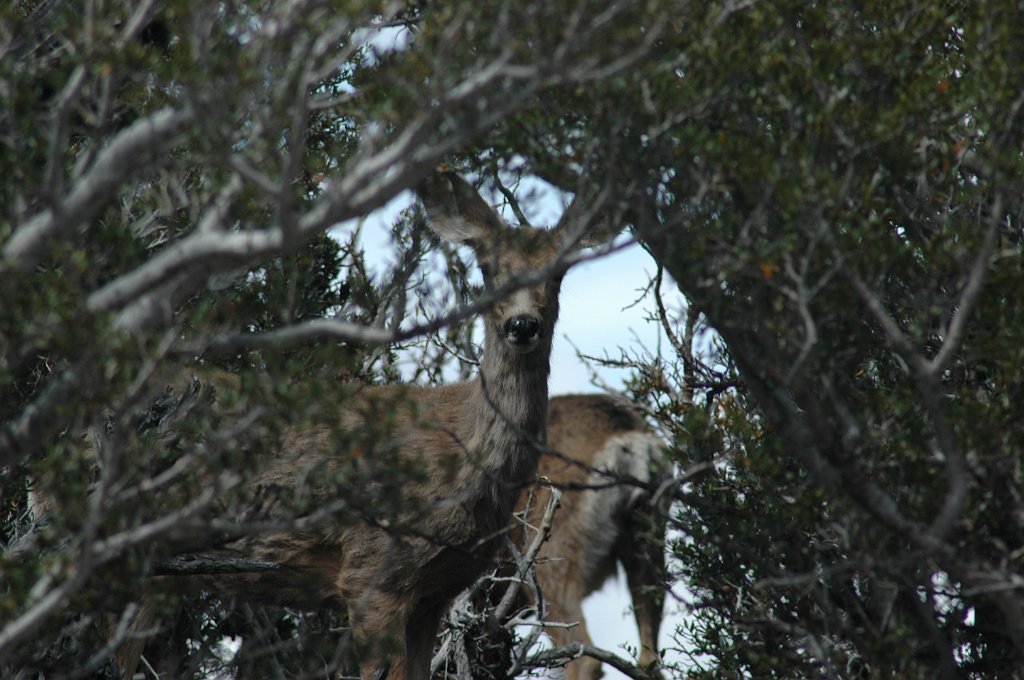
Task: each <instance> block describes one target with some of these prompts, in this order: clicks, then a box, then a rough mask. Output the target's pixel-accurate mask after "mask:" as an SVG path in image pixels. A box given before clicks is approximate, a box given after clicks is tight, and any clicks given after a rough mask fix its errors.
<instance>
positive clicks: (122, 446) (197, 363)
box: [0, 0, 1024, 678]
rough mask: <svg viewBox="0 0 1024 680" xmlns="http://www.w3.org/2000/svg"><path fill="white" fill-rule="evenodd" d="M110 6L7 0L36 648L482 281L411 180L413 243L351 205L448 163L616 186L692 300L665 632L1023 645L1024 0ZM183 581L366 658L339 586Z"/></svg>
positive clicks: (306, 642)
mask: <svg viewBox="0 0 1024 680" xmlns="http://www.w3.org/2000/svg"><path fill="white" fill-rule="evenodd" d="M84 4H85V7H81V6H79V5H80V3H76V2H71V1H69V0H43V1H42V2H19V3H11V4H9V5H7V6H5V7H4V8H2V9H0V174H2V175H3V177H4V181H3V183H2V186H0V197H2V199H0V211H2V212H0V252H2V258H0V300H3V302H2V305H0V420H2V421H3V426H2V430H0V466H3V467H2V470H3V472H2V474H0V493H2V496H0V501H2V505H0V521H2V524H3V533H2V536H0V540H2V541H3V542H4V552H3V554H2V555H0V570H2V573H3V579H2V583H0V622H2V626H3V627H2V629H0V676H3V677H7V676H10V677H28V675H27V674H28V673H30V672H40V673H43V674H50V675H53V674H56V673H57V672H58V671H67V670H68V669H69V668H70V667H71V666H70V665H69V664H71V663H72V662H73V663H74V664H75V667H76V669H80V670H81V672H82V673H83V674H84V673H88V672H92V671H93V670H96V671H97V672H101V673H102V672H104V668H105V666H104V664H106V663H107V656H106V652H107V651H109V650H104V649H103V648H102V647H103V645H102V641H101V640H98V639H96V638H95V637H90V636H95V635H96V633H95V631H92V628H93V626H92V624H93V623H95V622H96V621H98V620H99V619H100V618H102V617H103V616H104V615H105V614H106V613H107V612H111V611H112V612H115V618H116V613H118V612H125V611H126V610H125V605H126V603H129V602H131V600H132V596H133V594H137V592H138V590H139V588H140V587H141V584H142V583H143V581H144V579H145V577H146V576H147V575H149V574H151V573H152V572H153V570H154V569H156V568H157V567H158V566H159V565H160V564H162V561H163V560H165V559H166V558H168V557H170V556H172V555H174V554H176V553H179V552H182V551H183V548H187V547H188V546H191V545H194V544H201V543H202V541H203V540H210V536H209V533H210V532H213V531H214V528H218V527H219V529H218V530H223V529H224V528H225V527H224V526H221V525H219V524H217V523H216V522H213V523H212V524H211V518H216V517H222V516H223V515H221V514H218V512H217V510H218V509H223V508H224V507H230V504H231V500H230V498H231V490H232V488H234V487H233V485H235V484H237V482H236V481H234V480H233V478H230V477H231V476H230V475H229V474H227V472H230V471H236V472H238V473H239V474H244V472H245V471H246V470H247V469H248V468H249V467H250V466H252V465H253V464H254V463H253V460H252V459H251V457H250V455H249V453H250V452H251V451H252V450H254V449H258V448H259V443H260V442H261V441H264V438H266V437H272V436H273V435H274V433H275V432H279V431H280V430H281V428H283V427H287V426H289V425H294V424H296V423H299V422H309V421H313V420H317V419H324V418H329V417H330V415H329V413H328V411H329V405H334V404H337V403H339V402H342V401H343V400H344V399H345V396H346V394H345V386H346V384H348V383H349V382H350V381H353V380H358V381H363V382H392V381H395V380H396V379H398V377H399V374H398V371H397V368H396V361H397V356H398V353H399V352H400V351H401V350H403V349H408V347H406V346H405V345H404V344H403V343H408V342H409V341H410V339H413V340H414V339H415V338H416V337H419V336H420V335H422V333H419V332H417V331H416V330H415V329H413V330H411V331H410V330H409V329H410V328H411V327H412V326H413V325H414V324H415V323H416V322H419V321H423V320H424V319H425V318H427V317H435V316H440V315H441V314H443V313H446V312H449V311H451V310H452V309H455V308H456V307H457V306H458V303H459V302H463V301H465V300H467V299H468V298H469V296H470V295H471V294H472V293H473V291H472V287H471V286H470V285H469V284H468V283H467V281H466V271H465V267H464V266H463V265H462V264H461V262H459V261H458V259H457V258H454V257H452V253H451V252H450V251H449V252H447V253H446V255H447V262H448V265H449V266H448V267H447V268H445V270H446V271H445V272H441V271H431V269H432V266H431V265H430V264H429V262H436V261H429V260H425V259H424V253H426V252H427V251H428V250H430V249H431V248H435V247H437V244H435V243H433V242H432V241H431V239H430V238H429V237H427V236H426V235H425V234H424V232H423V230H422V229H421V225H420V217H419V216H418V214H416V213H415V211H413V212H411V213H409V214H406V215H404V216H403V218H402V219H401V220H400V221H399V222H398V223H397V224H396V225H395V231H394V233H395V239H394V245H395V249H396V254H395V257H394V258H392V263H393V264H392V266H391V268H390V269H389V270H388V271H386V272H384V273H383V274H382V275H381V276H379V277H376V278H374V277H372V276H370V274H368V270H367V267H366V265H365V263H364V262H363V255H362V254H361V253H360V251H359V249H358V246H357V243H356V241H355V240H354V238H352V237H351V235H352V234H353V231H354V227H353V226H352V225H353V222H351V220H356V219H358V218H362V217H364V216H366V215H367V214H368V213H369V212H371V211H372V210H373V209H375V208H378V207H380V206H382V205H384V204H385V203H387V202H388V201H389V200H391V199H393V198H394V197H396V196H398V195H399V194H401V192H403V191H404V190H406V189H408V188H410V187H412V186H413V185H414V184H415V183H416V182H417V181H418V180H419V178H421V177H422V176H423V175H424V174H425V173H426V172H428V171H429V170H430V169H432V168H433V167H435V166H436V165H437V164H438V163H441V162H448V163H451V164H454V165H456V166H457V167H459V168H460V169H462V170H465V171H467V172H476V173H477V174H478V176H480V177H485V176H495V175H496V173H499V172H500V176H501V177H504V178H505V180H506V183H510V184H511V183H512V182H509V180H514V179H516V178H519V177H521V176H524V175H536V176H539V177H542V178H544V179H546V180H547V181H549V182H551V183H552V184H554V185H555V186H557V187H559V188H561V189H562V190H564V191H566V192H570V193H576V192H589V193H590V194H591V195H594V196H597V197H599V198H601V199H602V201H603V202H597V203H596V205H597V209H599V210H600V211H601V212H602V213H604V214H605V217H606V218H607V220H608V221H610V222H611V223H614V224H621V225H622V226H624V227H625V226H628V227H630V228H631V229H632V231H633V233H634V234H635V236H636V237H637V238H638V240H640V241H641V243H642V245H643V246H644V247H646V248H647V249H648V250H649V251H650V253H651V254H652V256H653V258H654V259H655V260H656V261H657V263H658V265H659V266H660V267H661V268H662V269H663V272H664V273H665V274H667V275H669V276H671V277H672V279H673V280H674V282H675V283H676V284H678V287H679V289H680V290H681V291H682V293H683V294H684V295H685V296H686V298H687V300H688V301H689V307H688V308H687V309H685V310H671V309H669V310H664V309H662V310H661V314H660V315H659V316H661V318H662V320H663V321H664V323H665V325H666V327H667V328H668V330H669V332H670V333H671V335H672V339H673V342H672V343H670V346H667V347H666V348H665V350H664V351H663V353H662V354H661V355H660V356H654V357H644V356H641V357H637V356H632V355H631V356H626V357H623V362H625V363H627V364H629V365H632V366H634V367H635V368H636V372H635V378H634V379H633V381H632V382H631V386H630V387H631V391H632V396H633V397H635V399H636V400H637V402H638V403H640V404H642V405H643V406H644V407H645V408H646V409H647V411H648V413H649V414H650V415H651V417H652V420H654V421H656V422H657V423H658V424H659V425H660V427H661V429H662V431H663V432H665V433H666V436H668V437H669V438H670V440H671V443H672V444H673V446H674V451H675V453H676V455H677V459H678V463H679V465H680V471H681V472H683V473H684V474H683V478H682V479H683V481H682V482H681V483H680V484H679V485H677V487H676V488H674V489H672V492H673V493H674V494H675V497H676V499H677V503H676V506H675V510H674V513H673V534H672V536H673V537H674V538H673V541H672V546H671V547H672V553H673V556H674V573H673V575H672V576H673V579H672V582H670V583H668V584H667V585H668V586H669V587H672V588H673V591H674V592H680V591H681V590H682V589H683V587H684V586H685V588H688V589H689V591H690V592H691V593H692V595H691V596H690V598H691V601H690V609H691V611H690V614H689V616H688V618H687V622H686V624H685V625H684V626H683V627H682V628H681V629H680V630H679V631H677V632H676V640H677V642H678V644H679V646H680V647H681V648H682V649H684V650H686V653H687V654H689V655H690V657H689V661H688V662H687V663H686V664H684V665H685V666H687V668H686V669H685V670H684V669H667V670H666V673H672V672H676V673H677V675H678V676H679V677H685V676H686V674H689V675H690V676H696V677H709V678H710V677H756V678H761V677H779V678H784V677H785V678H801V677H919V678H933V677H961V676H967V677H978V678H983V677H984V678H989V677H1016V676H1019V675H1021V674H1022V673H1024V652H1022V650H1024V595H1022V593H1021V578H1022V577H1021V570H1022V562H1021V560H1022V558H1024V549H1022V546H1024V492H1022V489H1024V463H1022V461H1024V458H1022V451H1024V427H1022V425H1021V422H1020V421H1021V419H1020V417H1019V411H1020V406H1019V404H1020V402H1021V399H1022V398H1024V371H1022V369H1021V366H1022V365H1024V338H1022V337H1021V334H1022V333H1024V295H1022V294H1021V291H1024V265H1022V254H1024V250H1022V249H1024V231H1022V229H1021V226H1020V219H1021V207H1022V206H1021V198H1022V196H1024V173H1022V162H1024V159H1022V155H1021V154H1022V149H1024V132H1021V131H1022V130H1024V125H1021V121H1020V120H1019V118H1020V109H1021V103H1022V101H1024V99H1022V98H1024V95H1022V92H1024V40H1021V37H1022V36H1021V35H1020V21H1019V12H1020V8H1019V7H1017V6H1016V4H1015V3H1013V2H1009V1H1008V0H993V1H991V2H978V3H962V2H931V1H926V0H905V1H900V2H885V3H883V2H862V3H846V2H795V1H786V2H779V3H744V2H711V3H703V2H702V3H687V2H681V1H679V0H650V1H649V2H640V1H636V2H629V1H625V0H623V1H620V2H614V1H613V2H586V1H584V2H567V1H565V2H563V1H561V0H542V1H540V2H516V3H505V2H490V1H479V0H474V1H472V2H468V1H467V2H449V3H432V2H424V3H409V4H402V3H375V2H365V1H363V0H348V1H345V2H328V1H326V0H324V1H320V0H305V1H299V2H293V3H271V2H220V3H199V2H192V1H190V0H168V1H166V2H161V1H157V2H147V3H141V4H138V5H136V4H134V3H127V2H119V1H111V2H96V3H84ZM338 224H345V225H346V229H344V230H341V233H343V235H342V236H340V237H338V238H336V239H334V240H332V239H328V238H326V237H325V236H324V235H325V234H326V233H327V232H328V230H329V229H331V228H332V227H335V226H336V225H338ZM445 274H447V278H446V277H445ZM653 290H654V294H655V295H656V294H657V289H656V288H654V289H653ZM677 311H678V312H679V313H678V318H676V316H677V315H676V312H677ZM465 316H466V315H464V314H463V315H459V314H456V315H455V319H454V322H455V323H454V324H453V325H447V326H445V327H444V328H442V329H441V330H440V333H441V334H443V336H444V339H443V341H442V342H440V343H439V344H437V345H436V346H435V345H429V344H428V345H414V346H413V347H412V349H411V350H409V351H411V352H413V356H415V357H416V358H417V360H418V361H419V363H420V368H419V370H418V371H417V373H416V375H415V379H416V380H418V381H420V382H436V381H438V380H440V379H441V378H442V375H443V373H444V367H445V365H446V364H448V363H449V362H450V361H451V355H450V353H449V352H448V351H439V350H437V347H448V348H456V349H457V350H458V351H459V352H461V353H463V354H472V352H473V344H472V339H473V338H472V326H471V324H468V323H466V322H465ZM324 317H326V318H333V319H335V320H338V321H340V322H342V323H341V324H340V325H336V326H334V327H332V329H331V330H330V331H326V332H324V331H322V330H321V331H317V330H316V329H317V328H320V327H315V326H312V325H310V324H308V323H307V322H309V321H311V320H313V319H318V318H324ZM403 323H404V325H403ZM288 329H299V330H300V331H301V332H300V333H297V334H294V335H287V334H284V335H282V334H275V333H276V332H277V331H282V330H285V331H286V330H288ZM429 330H431V331H433V330H435V329H434V328H433V326H431V327H430V328H429ZM311 337H316V338H317V341H316V342H313V343H308V342H298V341H296V340H297V339H301V340H308V339H309V338H311ZM215 369H218V370H221V369H223V370H227V371H229V372H230V373H232V374H234V375H236V376H238V377H237V378H236V379H233V380H230V381H221V380H220V378H217V377H216V376H217V375H220V373H217V372H216V371H215ZM193 375H195V376H197V377H196V378H195V379H194V380H193V378H192V376H193ZM210 376H214V377H210ZM168 384H171V385H173V386H174V388H173V389H172V390H171V391H167V385H168ZM215 403H216V406H214V404H215ZM86 433H92V434H89V435H87V434H86ZM97 437H100V438H101V439H102V438H103V437H105V439H103V441H105V442H106V444H104V445H103V446H97V444H96V441H98V439H97ZM97 451H99V458H100V461H99V463H100V465H98V466H97V460H96V457H97ZM183 460H185V461H188V463H187V464H185V463H182V462H181V461H183ZM688 470H689V471H692V472H693V474H686V471H688ZM225 471H227V472H225ZM405 473H408V474H415V471H396V474H405ZM211 478H212V479H215V480H217V481H216V483H215V484H213V485H212V486H211V485H210V483H209V480H210V479H211ZM335 481H336V483H337V488H336V489H335V490H334V491H335V492H336V494H337V497H338V498H339V499H347V500H350V501H351V503H347V504H346V503H343V504H341V505H339V506H338V508H337V512H338V515H339V516H343V517H350V516H351V517H352V518H356V517H361V518H362V519H365V513H364V512H363V511H364V510H366V508H365V503H363V504H361V503H360V496H359V494H360V492H361V484H360V480H358V479H347V478H339V479H338V480H335ZM393 481H394V480H393ZM396 483H397V482H396ZM30 491H37V492H39V495H38V497H37V498H36V501H37V502H39V501H40V499H44V500H45V501H46V502H47V503H52V508H51V511H50V512H49V513H48V514H47V515H46V519H45V521H44V522H41V520H42V517H41V516H38V515H39V514H40V513H39V512H38V508H37V512H36V513H35V515H34V514H33V513H32V512H30V508H29V505H30V501H29V492H30ZM207 491H209V492H211V493H206V492H207ZM44 497H45V498H44ZM297 510H301V509H297ZM374 511H375V512H379V513H383V514H382V515H377V516H376V518H377V519H379V518H380V517H381V516H386V513H387V512H388V509H387V508H377V509H375V510H374ZM345 513H348V514H345ZM211 527H213V528H211ZM231 528H232V529H235V530H237V529H239V527H231ZM189 608H190V609H179V610H178V611H179V615H178V619H177V623H176V624H175V628H174V634H173V635H168V636H166V637H165V638H163V639H162V640H161V644H162V646H163V649H162V650H160V651H159V652H158V651H157V650H154V651H153V652H152V658H154V659H160V660H161V662H162V663H164V664H166V666H165V668H164V669H163V670H164V671H165V672H167V673H171V674H176V675H181V676H203V675H205V676H206V677H209V676H217V677H220V676H218V675H217V674H218V673H220V672H221V671H220V670H218V669H219V668H220V667H221V666H223V667H224V668H225V669H226V671H225V672H234V673H236V674H237V677H254V676H264V675H266V676H270V675H273V674H279V675H281V676H289V677H291V676H298V675H302V674H310V675H316V674H317V673H321V674H322V673H324V672H325V671H324V670H323V669H324V668H344V667H345V666H346V664H350V660H348V659H346V658H344V657H345V653H346V646H345V645H344V644H338V642H337V640H338V637H339V636H338V630H339V626H341V625H343V621H341V620H340V619H337V618H335V615H334V614H333V613H330V612H321V613H317V614H310V613H297V612H291V611H276V610H267V609H261V608H254V607H251V606H249V605H245V604H236V603H230V602H219V601H217V600H216V599H215V597H214V595H212V594H205V595H203V596H201V597H199V598H198V599H197V598H192V599H190V600H189ZM200 612H204V613H200ZM90 631H92V632H90ZM225 639H231V640H235V641H238V640H242V642H241V643H239V644H240V647H237V650H238V651H237V652H234V651H227V650H226V648H224V647H223V641H224V640H225ZM484 647H486V645H483V644H481V648H484ZM233 649H234V648H233ZM266 650H272V651H270V652H267V651H266ZM481 656H483V655H481ZM490 658H493V657H490ZM83 664H85V665H83ZM158 670H159V669H158ZM76 672H77V670H76ZM73 674H74V673H72V675H73ZM48 676H49V675H48Z"/></svg>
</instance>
